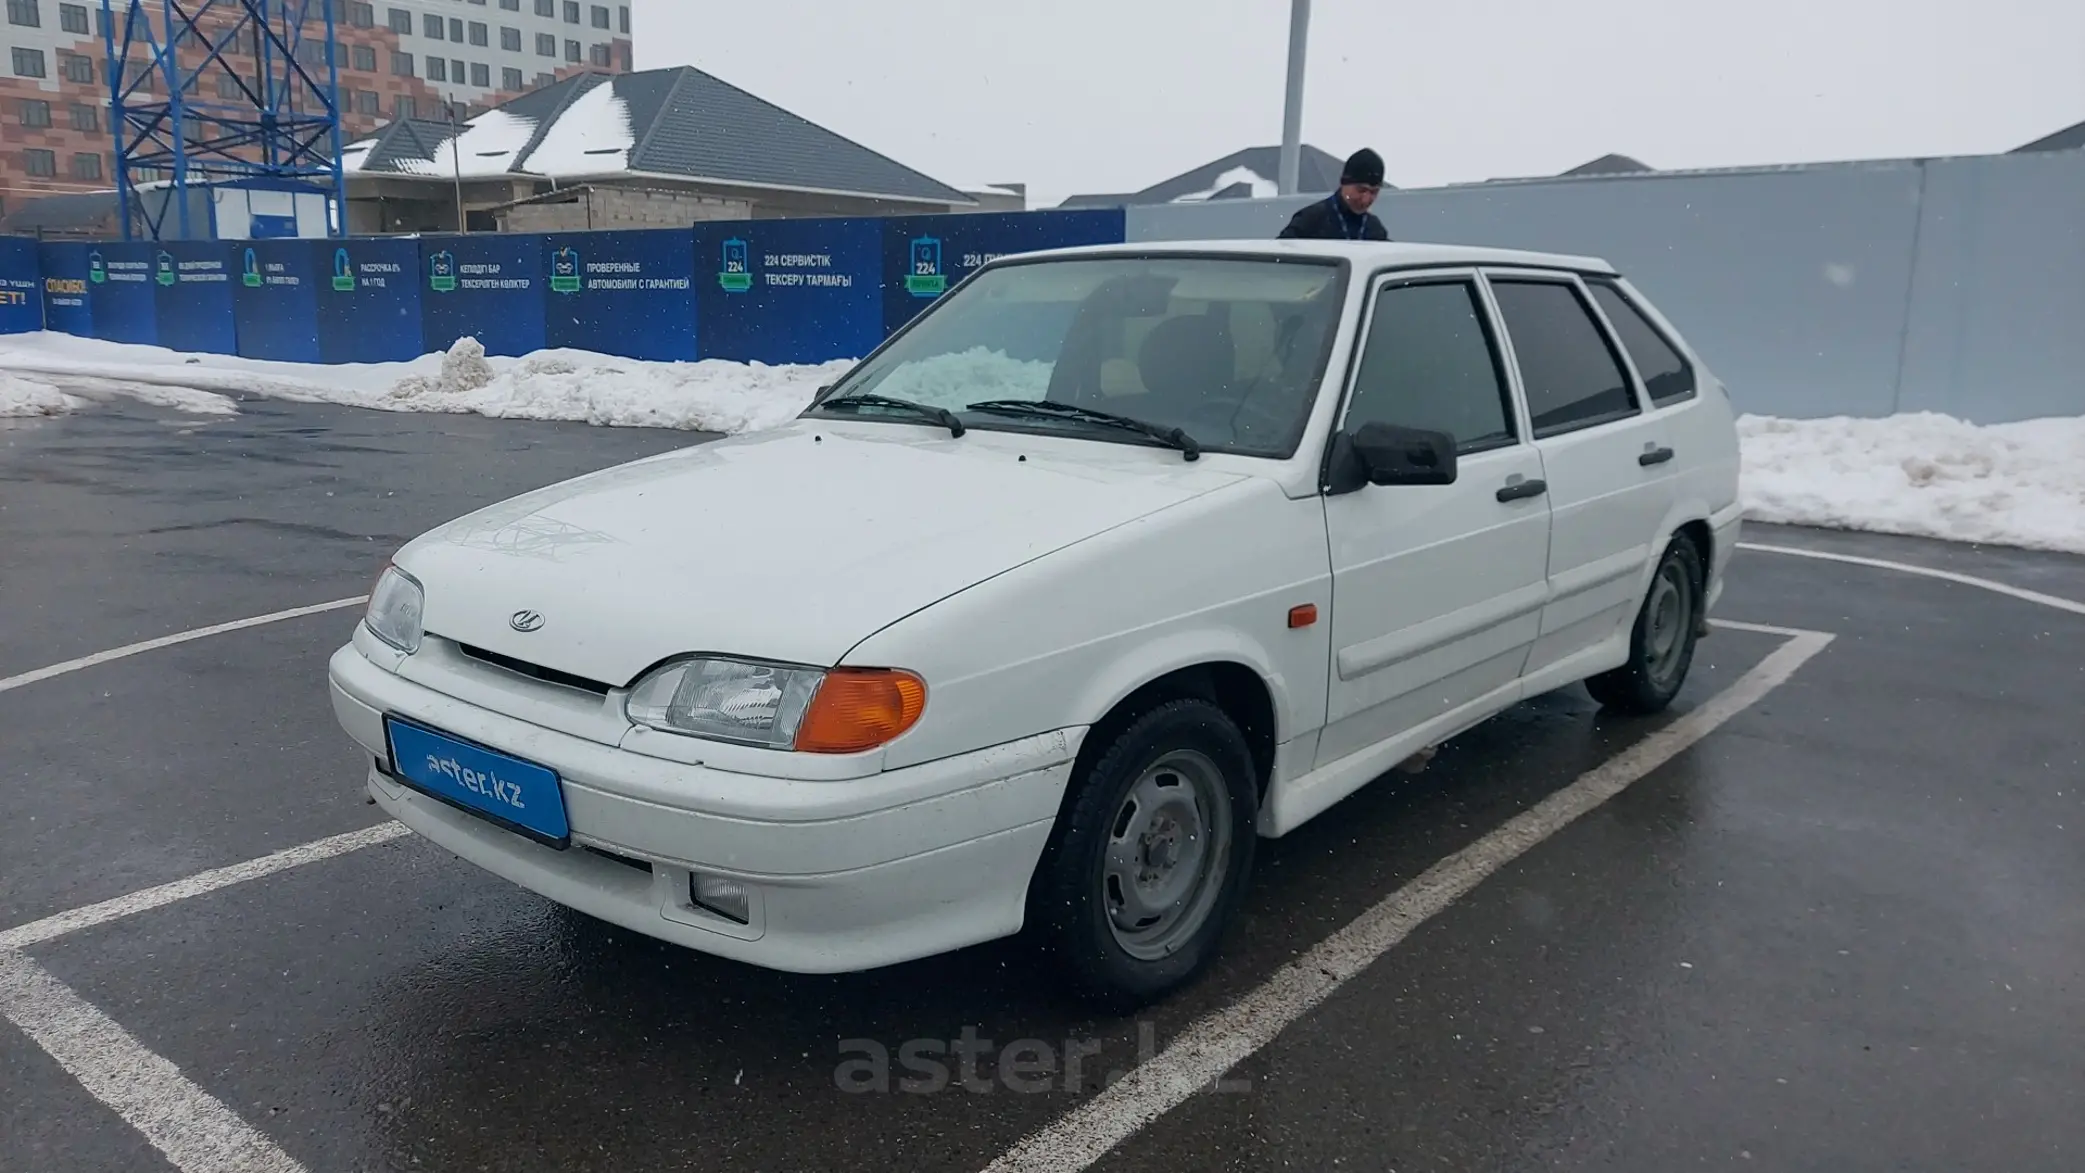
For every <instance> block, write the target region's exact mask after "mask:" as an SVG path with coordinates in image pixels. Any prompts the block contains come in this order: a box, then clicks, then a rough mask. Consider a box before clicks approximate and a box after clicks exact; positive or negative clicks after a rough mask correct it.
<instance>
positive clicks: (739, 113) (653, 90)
mask: <svg viewBox="0 0 2085 1173" xmlns="http://www.w3.org/2000/svg"><path fill="white" fill-rule="evenodd" d="M603 85H606V86H613V87H614V88H615V96H616V97H617V98H619V99H621V100H622V103H623V105H624V106H625V107H626V108H627V109H628V110H629V114H630V129H631V133H632V135H633V136H634V138H635V145H634V146H633V147H631V149H630V153H629V162H628V165H627V168H626V169H627V170H629V171H633V172H643V173H647V174H651V175H661V176H675V177H681V176H685V177H686V178H688V179H692V180H701V179H707V180H713V181H718V182H722V183H730V184H744V185H748V186H752V187H768V188H793V189H799V190H804V191H820V192H835V193H846V194H852V195H863V196H872V197H877V198H882V199H896V200H910V201H914V202H922V203H934V204H974V203H976V202H977V201H976V200H974V199H972V198H971V197H970V196H967V195H965V194H964V193H962V192H960V191H957V190H956V189H955V188H953V187H950V186H949V185H947V184H945V183H942V182H941V181H939V180H937V179H934V178H932V177H930V176H927V175H924V174H922V173H920V172H918V171H915V170H913V169H912V168H910V167H907V166H905V165H904V164H902V163H898V162H896V161H894V160H892V159H890V158H888V157H886V156H884V155H881V154H878V153H877V152H875V151H872V150H870V149H869V148H867V147H865V146H862V145H861V144H860V143H857V142H854V141H853V140H851V139H848V138H844V137H842V136H840V135H838V134H835V133H833V132H832V131H829V130H827V129H825V128H824V127H822V126H818V125H816V124H814V123H811V122H808V121H806V120H804V119H802V118H799V117H797V116H796V115H794V114H791V113H790V112H789V111H787V110H784V109H782V108H781V107H779V106H776V105H774V104H773V103H771V102H767V101H765V100H763V99H761V98H758V97H755V96H754V95H752V94H749V93H747V92H746V91H744V90H742V89H739V88H738V87H737V86H734V85H731V84H729V83H727V82H724V81H722V80H720V79H718V78H715V77H712V76H710V75H709V74H707V73H704V72H702V71H701V70H699V69H695V68H693V67H690V66H678V67H675V68H672V69H653V70H646V71H644V72H642V73H624V74H615V75H612V76H608V75H602V74H597V73H585V74H579V75H576V76H574V77H569V78H566V79H565V80H563V81H560V82H557V83H555V84H553V85H548V86H545V87H543V88H542V89H540V90H535V91H533V92H531V93H527V94H524V95H522V96H521V97H519V98H516V99H514V100H513V101H511V102H507V103H505V104H503V105H501V106H498V107H495V108H496V109H498V110H501V111H504V112H505V113H507V114H510V115H513V116H514V117H517V118H524V119H527V120H529V121H531V122H533V123H535V134H534V136H533V137H532V138H531V139H530V140H529V143H528V145H527V146H526V147H524V148H523V149H522V150H520V151H517V152H515V161H514V163H513V164H512V166H511V167H510V168H509V171H511V172H512V173H514V174H517V175H528V174H531V171H530V168H529V158H530V156H531V155H532V154H533V153H534V152H535V151H536V149H537V148H538V147H539V146H541V145H542V143H543V139H544V136H545V135H547V134H548V133H549V132H550V129H551V127H552V126H553V125H555V124H556V122H557V120H558V119H559V118H561V117H563V116H564V115H565V113H566V112H567V111H569V110H570V109H571V107H572V105H573V103H574V102H576V101H578V100H579V98H580V97H581V96H582V95H584V94H586V93H588V92H590V91H591V90H593V89H594V87H596V86H603ZM449 135H450V128H449V125H448V124H447V123H445V122H429V121H425V120H407V121H403V122H397V123H393V124H391V125H390V126H387V127H385V128H384V129H383V130H382V131H381V132H379V133H378V134H377V135H376V136H375V145H374V146H373V147H372V148H371V150H370V152H369V156H368V158H367V159H365V160H364V161H363V163H362V165H361V167H360V168H359V169H358V173H359V174H365V175H367V174H385V175H400V174H406V175H409V174H413V172H414V169H413V168H412V167H411V166H409V165H401V161H402V160H408V159H416V160H420V161H423V162H424V161H427V160H431V159H433V158H434V157H435V153H436V152H437V151H438V150H439V149H440V148H441V145H442V144H443V143H445V142H447V141H448V139H449Z"/></svg>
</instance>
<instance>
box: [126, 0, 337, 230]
mask: <svg viewBox="0 0 2085 1173" xmlns="http://www.w3.org/2000/svg"><path fill="white" fill-rule="evenodd" d="M334 6H335V0H101V8H102V39H103V45H104V48H105V49H106V50H107V53H108V63H107V67H106V73H107V77H108V82H109V126H110V128H111V129H112V131H113V132H114V134H115V138H116V192H117V198H118V199H119V201H120V203H121V207H122V209H123V213H122V216H121V219H122V221H123V238H124V239H125V240H130V239H132V236H133V230H134V229H133V216H132V209H133V208H134V207H136V208H139V209H140V210H141V211H142V213H143V215H142V219H143V220H144V221H145V225H146V228H147V230H148V231H149V232H150V234H151V238H152V239H154V240H159V239H162V238H163V236H164V234H165V229H166V221H167V218H168V216H169V215H171V216H173V217H174V221H175V224H174V226H175V236H176V238H177V239H190V238H192V236H193V225H192V224H191V223H190V218H191V215H192V213H191V209H190V206H189V192H190V190H191V184H199V185H203V186H204V188H205V190H207V189H208V186H209V185H214V184H220V183H228V182H232V183H241V184H243V185H246V186H256V185H258V186H275V185H277V184H279V185H280V186H281V187H282V188H284V189H288V190H303V191H324V192H329V193H330V195H331V201H330V202H331V209H332V210H331V213H330V214H329V216H328V218H327V223H328V231H329V234H330V235H333V236H340V235H344V234H345V231H346V220H347V182H346V177H345V176H344V175H343V174H342V172H341V168H340V148H341V134H340V74H339V63H338V53H339V42H338V40H337V38H336V37H335V32H334ZM227 79H229V80H227ZM140 171H146V172H150V173H153V174H155V175H158V176H162V177H163V178H162V179H161V180H157V181H155V182H164V183H165V184H166V185H167V186H166V187H165V188H164V189H163V190H165V192H166V198H165V199H162V200H158V201H156V206H154V204H155V202H154V201H144V200H137V199H136V198H135V197H136V193H137V191H138V189H139V182H138V180H137V179H136V175H137V173H138V172H140Z"/></svg>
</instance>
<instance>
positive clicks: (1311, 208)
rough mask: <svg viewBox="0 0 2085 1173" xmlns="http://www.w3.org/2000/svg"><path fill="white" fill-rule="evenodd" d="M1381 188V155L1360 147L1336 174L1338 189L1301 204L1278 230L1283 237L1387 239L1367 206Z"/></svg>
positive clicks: (1306, 238) (1388, 234)
mask: <svg viewBox="0 0 2085 1173" xmlns="http://www.w3.org/2000/svg"><path fill="white" fill-rule="evenodd" d="M1382 190H1383V157H1382V156H1381V155H1378V154H1376V153H1375V152H1374V151H1371V150H1369V149H1368V148H1367V147H1363V148H1361V149H1360V150H1358V151H1355V152H1354V154H1353V157H1352V158H1349V159H1348V160H1347V163H1346V166H1345V167H1344V168H1342V169H1341V170H1340V173H1339V190H1338V191H1335V192H1333V193H1332V194H1331V195H1329V196H1326V197H1325V198H1324V199H1321V200H1318V201H1317V202H1315V203H1309V204H1305V205H1303V206H1302V207H1301V208H1298V209H1297V210H1296V214H1295V215H1294V216H1292V217H1290V219H1289V223H1288V226H1287V227H1285V228H1283V229H1282V230H1281V239H1284V240H1294V239H1302V240H1388V239H1390V233H1389V231H1388V230H1387V229H1385V228H1384V227H1383V222H1382V221H1381V220H1378V219H1377V218H1376V215H1375V213H1374V212H1371V211H1369V210H1368V209H1369V208H1370V206H1372V205H1373V204H1374V203H1375V202H1376V193H1377V192H1379V191H1382Z"/></svg>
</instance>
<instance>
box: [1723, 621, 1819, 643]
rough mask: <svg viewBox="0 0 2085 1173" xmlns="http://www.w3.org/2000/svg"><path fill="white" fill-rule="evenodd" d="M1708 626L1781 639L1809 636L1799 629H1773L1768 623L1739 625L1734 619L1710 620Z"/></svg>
mask: <svg viewBox="0 0 2085 1173" xmlns="http://www.w3.org/2000/svg"><path fill="white" fill-rule="evenodd" d="M1709 626H1710V627H1723V628H1728V629H1729V630H1731V631H1744V632H1750V633H1751V634H1753V635H1778V636H1780V637H1781V638H1782V639H1794V638H1796V637H1797V636H1803V635H1809V634H1810V633H1809V632H1807V631H1804V630H1803V629H1802V628H1800V627H1775V626H1774V625H1772V624H1770V623H1739V622H1738V621H1737V620H1735V619H1711V620H1709Z"/></svg>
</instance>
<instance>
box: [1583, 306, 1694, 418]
mask: <svg viewBox="0 0 2085 1173" xmlns="http://www.w3.org/2000/svg"><path fill="white" fill-rule="evenodd" d="M1587 285H1588V286H1589V287H1590V288H1591V289H1592V291H1593V300H1594V301H1597V302H1599V303H1600V312H1602V313H1604V314H1606V315H1607V320H1608V321H1609V322H1611V323H1613V325H1614V332H1615V334H1616V335H1617V336H1618V337H1620V338H1621V340H1622V349H1624V350H1626V351H1628V352H1629V358H1630V359H1631V360H1632V361H1634V362H1635V363H1636V373H1637V374H1639V375H1641V376H1643V385H1644V389H1645V390H1647V391H1649V392H1650V395H1651V402H1652V403H1655V404H1657V405H1658V406H1659V407H1664V406H1665V405H1666V404H1669V403H1678V402H1680V401H1681V400H1684V399H1691V398H1693V397H1694V386H1695V384H1694V367H1693V364H1691V363H1689V362H1688V361H1687V360H1686V359H1684V358H1682V357H1680V353H1679V351H1677V350H1674V349H1673V347H1672V343H1670V342H1667V341H1666V340H1665V335H1663V334H1661V333H1659V332H1658V328H1657V327H1656V326H1653V325H1651V322H1650V319H1648V318H1646V317H1644V316H1643V311H1641V310H1639V309H1637V308H1636V305H1635V303H1633V302H1631V301H1630V300H1629V299H1628V298H1626V297H1624V296H1622V291H1621V290H1620V289H1618V288H1616V287H1615V286H1614V285H1613V284H1612V283H1610V282H1606V281H1589V282H1587Z"/></svg>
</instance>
